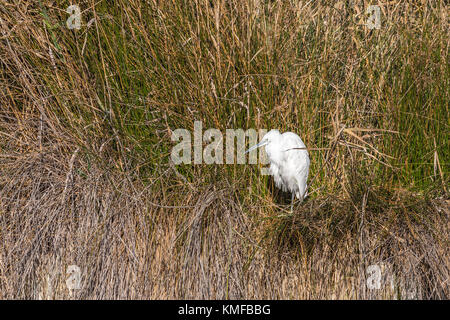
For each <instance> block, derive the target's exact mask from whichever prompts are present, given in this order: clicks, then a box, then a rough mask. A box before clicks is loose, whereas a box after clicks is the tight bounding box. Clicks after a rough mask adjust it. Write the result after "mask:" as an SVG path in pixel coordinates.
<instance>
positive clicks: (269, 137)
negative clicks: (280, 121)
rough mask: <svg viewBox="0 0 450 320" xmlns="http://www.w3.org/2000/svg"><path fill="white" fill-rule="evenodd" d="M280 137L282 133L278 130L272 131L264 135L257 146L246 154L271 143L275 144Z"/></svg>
mask: <svg viewBox="0 0 450 320" xmlns="http://www.w3.org/2000/svg"><path fill="white" fill-rule="evenodd" d="M279 136H280V131H278V130H277V129H272V130H270V131H269V132H267V133H266V134H265V135H264V137H263V138H262V139H261V141H260V142H259V143H258V144H257V145H254V146H253V147H251V148H250V149H248V150H247V151H245V153H247V152H250V151H252V150H255V149H256V148H259V147H262V146H265V145H268V144H269V143H271V142H274V141H275V140H276V139H277V138H279Z"/></svg>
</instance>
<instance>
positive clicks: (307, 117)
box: [0, 0, 450, 299]
mask: <svg viewBox="0 0 450 320" xmlns="http://www.w3.org/2000/svg"><path fill="white" fill-rule="evenodd" d="M71 4H73V3H72V2H69V1H53V2H46V1H37V2H20V3H11V2H7V1H3V0H0V48H1V50H0V84H1V85H0V106H1V110H0V240H1V241H0V298H43V299H54V298H69V297H72V298H82V299H94V298H113V299H114V298H238V299H241V298H286V299H290V298H318V299H324V298H328V299H330V298H341V299H342V298H343V299H348V298H354V299H355V298H358V299H361V298H362V299H367V298H369V299H393V298H398V299H405V298H406V299H408V298H419V299H430V298H437V299H448V297H449V289H448V288H449V286H448V281H449V270H450V265H449V261H450V260H449V254H448V249H447V248H448V245H449V243H448V239H449V230H448V218H449V200H448V170H449V163H450V159H449V110H448V101H449V90H448V88H449V66H448V48H449V38H448V32H449V25H448V11H449V8H448V5H447V4H446V2H445V1H438V0H429V1H420V2H418V1H397V2H388V3H385V2H369V1H339V2H336V1H320V2H318V1H312V2H311V1H277V0H274V1H268V0H267V1H266V0H246V1H238V0H231V1H225V0H211V1H206V0H195V1H182V0H170V1H156V0H149V1H142V0H130V1H122V0H114V1H81V0H80V1H79V2H78V3H77V4H78V5H79V6H80V7H81V9H82V11H83V13H82V21H83V24H82V28H81V29H80V30H69V29H68V28H67V27H66V25H65V22H66V20H67V18H68V17H69V15H68V14H67V13H66V12H65V9H66V8H67V7H68V6H69V5H71ZM369 4H378V5H379V6H380V8H381V11H382V15H381V18H382V20H381V28H380V29H378V30H377V29H373V30H369V29H368V28H367V27H366V25H365V24H366V21H367V14H366V8H367V7H368V5H369ZM194 121H202V122H203V127H204V129H206V128H217V129H219V130H221V131H222V132H223V133H224V134H225V130H226V129H228V128H232V129H238V128H241V129H244V130H246V129H248V128H254V129H271V128H278V129H280V130H281V131H293V132H297V133H298V134H299V135H300V136H301V137H302V139H303V140H304V141H305V143H306V145H307V146H308V147H310V148H318V149H321V150H320V151H311V152H310V156H311V169H310V178H309V184H310V189H309V190H310V191H309V193H310V196H309V199H308V200H307V201H305V202H304V203H303V204H301V205H297V206H296V207H295V210H294V213H293V214H290V213H288V211H286V206H285V205H284V202H283V197H282V196H283V195H281V196H280V194H279V193H278V192H276V190H274V188H273V185H272V183H271V180H270V178H269V177H267V176H263V175H261V174H260V172H259V168H258V166H254V165H229V164H228V165H225V164H224V165H206V164H201V165H193V164H192V165H187V164H183V165H174V164H173V163H172V162H171V161H170V153H171V150H172V147H173V146H174V142H173V141H172V140H171V134H172V132H173V130H175V129H177V128H186V129H189V130H193V125H194ZM73 264H75V265H78V266H79V267H80V268H81V271H82V272H81V275H82V288H81V289H80V290H72V291H70V290H68V288H67V286H66V284H65V280H66V279H67V277H68V275H66V270H67V268H68V266H69V265H73ZM370 265H379V266H380V267H381V268H382V272H383V276H384V278H385V276H387V275H390V276H392V277H391V279H393V280H392V281H393V282H392V286H391V285H390V283H388V282H389V281H385V282H383V285H382V287H381V288H380V289H379V290H377V289H369V288H368V287H367V285H366V283H367V279H368V277H369V276H370V274H368V273H367V268H368V267H369V266H370ZM385 280H386V279H385Z"/></svg>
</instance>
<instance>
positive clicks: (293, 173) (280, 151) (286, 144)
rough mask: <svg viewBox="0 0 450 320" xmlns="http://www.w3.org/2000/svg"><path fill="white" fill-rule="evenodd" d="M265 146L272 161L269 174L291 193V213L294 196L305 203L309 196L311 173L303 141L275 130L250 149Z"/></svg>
mask: <svg viewBox="0 0 450 320" xmlns="http://www.w3.org/2000/svg"><path fill="white" fill-rule="evenodd" d="M262 146H265V147H266V153H267V157H268V159H269V161H270V169H269V172H270V174H271V175H272V176H273V179H274V181H275V185H276V186H277V188H279V189H281V190H283V191H285V192H286V191H289V192H290V193H291V194H292V198H291V212H292V209H293V204H294V195H295V196H296V197H297V199H299V200H300V202H301V201H303V199H304V198H305V197H306V196H307V194H308V193H307V188H308V185H307V183H306V182H307V179H308V173H309V163H310V161H309V155H308V151H307V149H306V146H305V144H304V143H303V141H302V139H301V138H300V137H299V136H298V135H297V134H295V133H293V132H285V133H283V134H281V133H280V131H278V130H276V129H273V130H270V131H269V132H267V133H266V134H265V135H264V137H263V138H262V140H261V142H259V143H258V144H257V145H254V146H253V147H251V148H250V149H248V150H247V151H246V152H245V153H248V152H250V151H252V150H254V149H257V148H259V147H262Z"/></svg>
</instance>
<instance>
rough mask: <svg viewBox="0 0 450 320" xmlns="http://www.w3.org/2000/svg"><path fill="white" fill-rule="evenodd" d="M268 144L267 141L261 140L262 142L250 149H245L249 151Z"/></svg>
mask: <svg viewBox="0 0 450 320" xmlns="http://www.w3.org/2000/svg"><path fill="white" fill-rule="evenodd" d="M266 144H267V141H261V142H260V143H258V144H256V145H254V146H253V147H251V148H250V149H248V150H247V151H245V153H249V152H250V151H252V150H255V149H257V148H259V147H262V146H265V145H266Z"/></svg>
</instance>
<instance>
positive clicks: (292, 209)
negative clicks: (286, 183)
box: [291, 192, 294, 213]
mask: <svg viewBox="0 0 450 320" xmlns="http://www.w3.org/2000/svg"><path fill="white" fill-rule="evenodd" d="M293 212H294V193H293V192H292V197H291V213H293Z"/></svg>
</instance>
